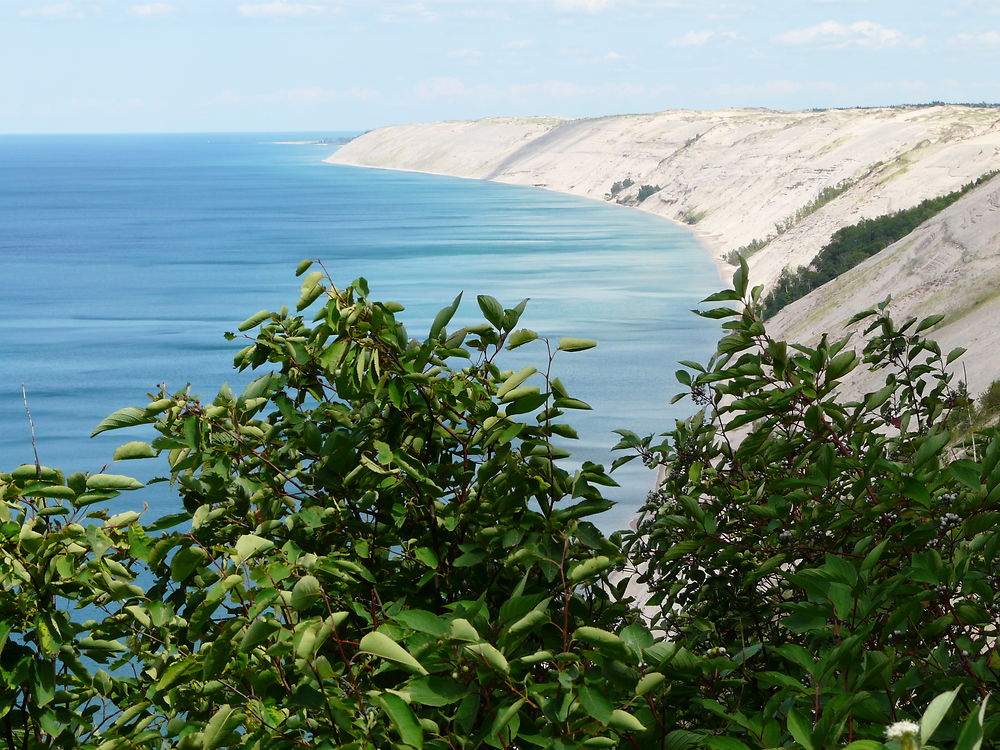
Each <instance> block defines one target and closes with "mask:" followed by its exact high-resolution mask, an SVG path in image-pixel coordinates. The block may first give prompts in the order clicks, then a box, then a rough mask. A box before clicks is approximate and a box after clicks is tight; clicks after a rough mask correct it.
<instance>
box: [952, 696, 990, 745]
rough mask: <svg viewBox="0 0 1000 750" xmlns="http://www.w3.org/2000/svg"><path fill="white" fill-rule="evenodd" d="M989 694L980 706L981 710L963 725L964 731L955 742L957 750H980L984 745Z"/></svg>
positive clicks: (971, 715)
mask: <svg viewBox="0 0 1000 750" xmlns="http://www.w3.org/2000/svg"><path fill="white" fill-rule="evenodd" d="M989 699H990V696H989V693H987V694H986V697H984V698H983V700H982V702H981V703H980V704H979V710H978V711H973V712H972V713H971V714H969V718H968V719H966V720H965V723H964V724H962V730H961V731H960V732H959V734H958V740H957V741H956V742H955V750H979V748H980V747H981V746H982V744H983V719H984V718H985V716H986V703H987V702H988V701H989Z"/></svg>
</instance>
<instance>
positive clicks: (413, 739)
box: [378, 693, 424, 750]
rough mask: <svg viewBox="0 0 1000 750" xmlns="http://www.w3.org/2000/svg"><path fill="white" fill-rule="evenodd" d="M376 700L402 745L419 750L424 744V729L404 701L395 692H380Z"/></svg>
mask: <svg viewBox="0 0 1000 750" xmlns="http://www.w3.org/2000/svg"><path fill="white" fill-rule="evenodd" d="M378 702H379V703H380V704H381V705H382V708H384V709H385V712H386V713H387V714H388V715H389V718H390V719H391V720H392V723H393V725H395V727H396V731H397V732H399V736H400V739H402V740H403V744H404V745H408V746H409V747H412V748H416V750H420V749H421V748H423V746H424V730H423V727H421V726H420V722H419V721H417V717H416V716H415V715H414V714H413V711H412V709H411V708H410V707H409V706H408V705H406V701H404V700H403V699H402V698H400V697H399V696H398V695H396V694H395V693H382V694H381V695H380V696H378Z"/></svg>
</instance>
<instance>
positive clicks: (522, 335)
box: [507, 328, 538, 350]
mask: <svg viewBox="0 0 1000 750" xmlns="http://www.w3.org/2000/svg"><path fill="white" fill-rule="evenodd" d="M537 338H538V334H537V333H535V332H534V331H531V330H529V329H527V328H521V329H519V330H517V331H514V332H513V333H512V334H510V336H508V337H507V349H508V350H510V349H516V348H517V347H519V346H523V345H524V344H527V343H529V342H531V341H534V340H535V339H537Z"/></svg>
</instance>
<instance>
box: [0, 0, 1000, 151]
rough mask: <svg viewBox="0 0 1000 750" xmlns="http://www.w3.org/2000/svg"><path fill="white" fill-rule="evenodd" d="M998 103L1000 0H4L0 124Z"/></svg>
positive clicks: (340, 122)
mask: <svg viewBox="0 0 1000 750" xmlns="http://www.w3.org/2000/svg"><path fill="white" fill-rule="evenodd" d="M929 101H947V102H981V101H986V102H1000V0H934V1H932V0H756V1H753V0H728V1H727V0H690V1H688V0H676V1H672V0H420V1H417V2H410V1H409V0H400V1H399V2H394V1H385V2H383V1H381V0H162V1H155V2H148V1H145V0H138V1H137V0H0V133H102V132H107V133H119V132H155V133H159V132H215V131H271V132H273V131H359V130H367V129H370V128H374V127H378V126H380V125H387V124H392V123H403V122H420V121H428V120H445V119H472V118H480V117H488V116H494V115H502V116H529V115H558V116H564V117H593V116H599V115H605V114H621V113H627V112H657V111H661V110H665V109H723V108H727V107H768V108H772V109H807V108H814V107H851V106H879V105H890V104H903V103H923V102H929Z"/></svg>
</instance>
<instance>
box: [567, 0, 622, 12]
mask: <svg viewBox="0 0 1000 750" xmlns="http://www.w3.org/2000/svg"><path fill="white" fill-rule="evenodd" d="M614 4H615V0H556V10H561V11H564V12H567V13H581V12H582V13H600V12H601V11H602V10H607V9H608V8H610V7H611V6H612V5H614Z"/></svg>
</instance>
